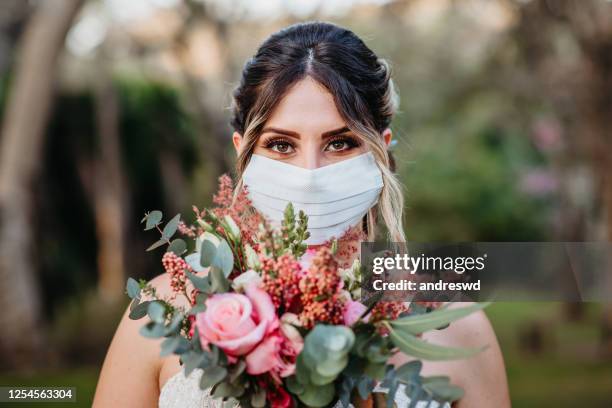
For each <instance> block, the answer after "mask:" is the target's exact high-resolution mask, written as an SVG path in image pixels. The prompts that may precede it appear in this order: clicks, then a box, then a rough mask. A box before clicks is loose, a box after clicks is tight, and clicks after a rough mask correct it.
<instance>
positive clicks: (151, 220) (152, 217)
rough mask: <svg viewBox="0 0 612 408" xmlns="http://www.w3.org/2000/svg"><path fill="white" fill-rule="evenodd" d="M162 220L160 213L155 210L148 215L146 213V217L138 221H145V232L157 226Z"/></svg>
mask: <svg viewBox="0 0 612 408" xmlns="http://www.w3.org/2000/svg"><path fill="white" fill-rule="evenodd" d="M161 219H162V212H161V211H158V210H155V211H151V212H150V213H148V214H147V215H145V217H144V218H143V219H142V220H141V221H140V222H143V221H145V220H146V224H145V229H144V230H145V231H147V230H150V229H152V228H155V226H156V225H158V224H159V223H160V221H161Z"/></svg>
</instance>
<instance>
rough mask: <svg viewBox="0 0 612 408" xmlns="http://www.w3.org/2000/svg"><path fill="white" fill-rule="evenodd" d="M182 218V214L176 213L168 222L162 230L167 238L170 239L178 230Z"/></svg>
mask: <svg viewBox="0 0 612 408" xmlns="http://www.w3.org/2000/svg"><path fill="white" fill-rule="evenodd" d="M180 220H181V214H176V215H175V216H174V217H173V218H172V219H171V220H170V221H168V223H167V224H166V226H165V227H164V229H163V230H162V236H163V237H164V238H166V239H170V238H171V237H172V236H173V235H174V233H175V232H176V229H177V228H178V224H179V221H180Z"/></svg>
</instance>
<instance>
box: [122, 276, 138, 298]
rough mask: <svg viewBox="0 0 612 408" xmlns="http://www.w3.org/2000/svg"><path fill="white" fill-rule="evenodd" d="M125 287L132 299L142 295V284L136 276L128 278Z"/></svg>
mask: <svg viewBox="0 0 612 408" xmlns="http://www.w3.org/2000/svg"><path fill="white" fill-rule="evenodd" d="M125 289H126V291H127V294H128V296H129V297H130V299H135V298H137V297H138V295H140V285H139V284H138V282H137V281H136V279H134V278H128V280H127V284H126V288H125Z"/></svg>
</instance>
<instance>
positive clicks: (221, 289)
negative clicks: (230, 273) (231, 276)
mask: <svg viewBox="0 0 612 408" xmlns="http://www.w3.org/2000/svg"><path fill="white" fill-rule="evenodd" d="M208 276H210V282H211V285H210V289H211V290H212V291H213V292H214V293H225V292H227V291H228V290H229V288H230V282H229V281H228V280H227V278H226V277H225V275H224V274H223V272H222V271H221V269H219V268H217V267H215V266H212V267H211V268H210V270H209V272H208Z"/></svg>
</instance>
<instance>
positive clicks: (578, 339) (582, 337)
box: [487, 302, 612, 408]
mask: <svg viewBox="0 0 612 408" xmlns="http://www.w3.org/2000/svg"><path fill="white" fill-rule="evenodd" d="M585 307H586V310H585V315H584V317H583V319H582V320H580V321H579V322H568V321H567V320H566V319H563V317H562V305H561V304H559V303H553V302H546V303H544V302H539V303H498V304H493V305H491V306H490V307H489V308H488V310H487V314H488V316H489V318H490V319H491V323H492V324H493V327H494V328H495V332H496V333H497V336H498V339H499V342H500V346H501V348H502V352H503V354H504V358H505V362H506V368H507V373H508V382H509V386H510V394H511V398H512V406H513V407H515V408H521V407H538V408H539V407H542V408H546V407H555V408H562V407H576V406H584V407H588V408H599V407H601V408H604V407H606V408H610V407H612V361H609V360H608V361H602V360H600V359H599V358H598V352H597V351H598V348H597V346H598V336H599V332H598V325H597V323H598V318H599V316H600V313H601V308H600V305H596V304H587V305H586V306H585ZM533 327H540V328H541V330H542V337H541V339H542V340H541V342H540V344H541V345H542V347H541V350H539V351H537V352H528V351H527V350H526V349H527V347H526V346H525V344H524V343H522V342H521V340H520V339H521V337H524V333H525V332H528V331H529V330H530V328H533ZM521 334H523V335H521Z"/></svg>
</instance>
